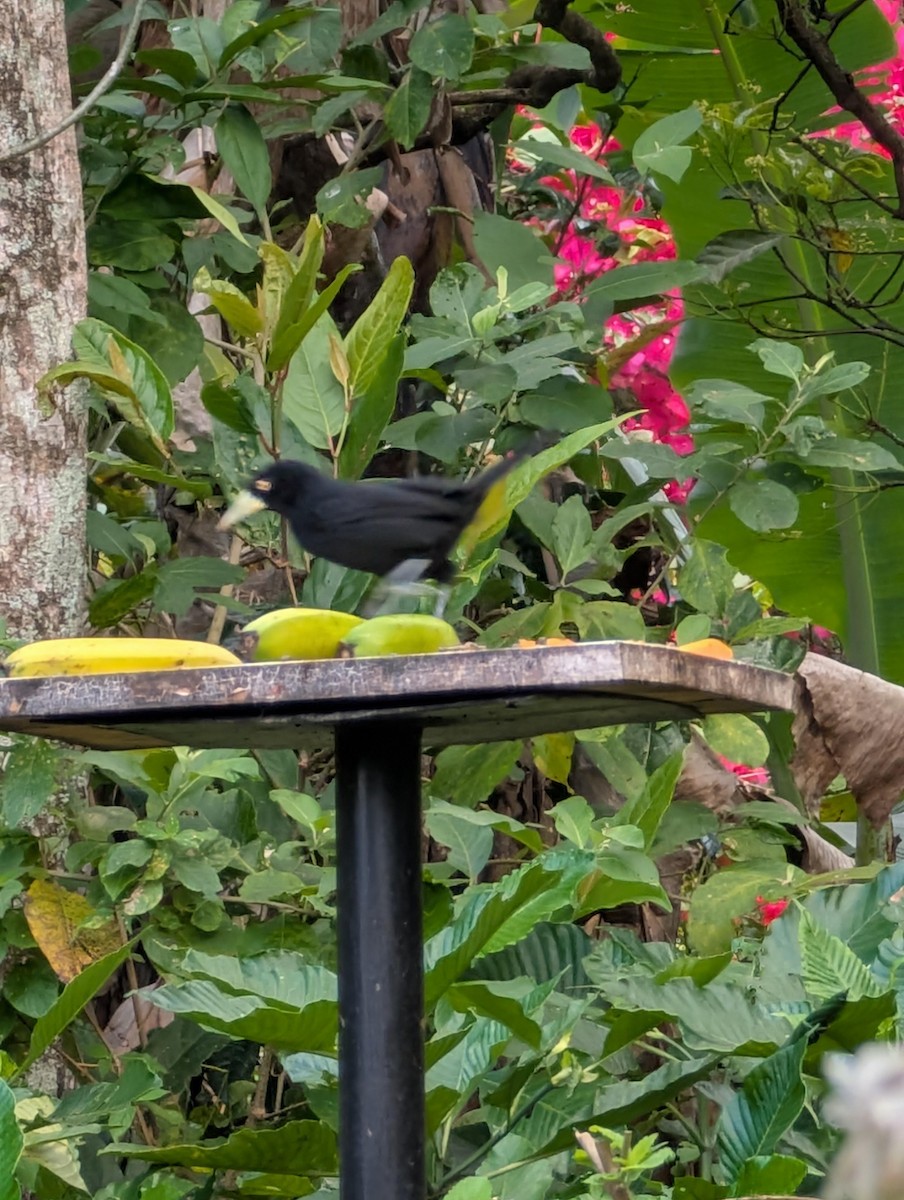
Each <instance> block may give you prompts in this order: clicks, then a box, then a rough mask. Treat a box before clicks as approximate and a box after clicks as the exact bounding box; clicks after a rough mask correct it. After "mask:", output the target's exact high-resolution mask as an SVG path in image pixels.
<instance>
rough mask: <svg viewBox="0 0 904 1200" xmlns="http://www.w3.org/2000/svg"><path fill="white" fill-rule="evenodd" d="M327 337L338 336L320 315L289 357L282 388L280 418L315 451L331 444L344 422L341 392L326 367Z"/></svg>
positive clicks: (330, 318) (329, 369)
mask: <svg viewBox="0 0 904 1200" xmlns="http://www.w3.org/2000/svg"><path fill="white" fill-rule="evenodd" d="M331 335H332V336H333V337H335V338H338V336H339V334H338V331H337V329H336V326H335V324H334V323H333V319H332V317H331V316H330V315H329V313H324V314H323V316H321V317H320V319H319V320H318V321H317V322H316V323H315V324H314V326H313V327H312V328H311V330H310V332H309V333H308V334H307V336H306V337H305V339H304V341H303V342H302V343H301V345H300V346H299V347H298V349H297V350H296V351H295V353H294V354H293V355H292V359H291V361H290V363H289V369H288V371H287V372H286V380H285V384H284V385H283V416H284V417H285V418H286V419H287V420H288V421H291V422H292V424H293V425H294V426H295V428H296V429H297V430H298V432H299V433H300V434H301V436H302V437H303V438H304V440H305V441H306V442H307V443H308V445H310V446H314V447H315V448H316V449H318V450H327V449H329V448H330V447H331V446H332V445H333V438H334V437H336V435H337V434H338V433H339V431H340V430H341V428H342V426H343V423H344V421H345V393H344V392H343V390H342V384H341V383H340V382H339V380H338V379H337V378H336V376H335V375H334V374H333V371H332V368H331V367H330V336H331Z"/></svg>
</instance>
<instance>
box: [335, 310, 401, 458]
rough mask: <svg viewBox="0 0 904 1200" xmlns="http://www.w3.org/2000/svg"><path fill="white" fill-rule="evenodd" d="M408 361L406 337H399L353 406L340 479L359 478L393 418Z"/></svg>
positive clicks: (341, 455) (399, 335) (398, 335)
mask: <svg viewBox="0 0 904 1200" xmlns="http://www.w3.org/2000/svg"><path fill="white" fill-rule="evenodd" d="M404 362H405V335H404V334H402V333H398V334H396V336H395V337H394V338H393V340H392V342H391V343H390V345H389V348H388V350H387V351H386V353H385V354H384V355H383V357H382V358H381V360H380V366H379V369H378V370H377V373H376V375H374V376H373V378H372V379H371V381H370V384H369V385H368V387H367V389H366V390H365V391H363V392H362V393H361V394H360V395H359V396H358V397H357V399H356V400H355V401H354V403H353V404H352V411H351V414H350V415H349V419H348V427H347V429H346V431H345V438H344V440H343V442H342V449H341V450H340V452H339V477H340V479H360V477H361V475H362V474H363V473H364V471H365V469H366V467H367V465H368V464H369V462H370V460H371V459H372V458H373V456H374V454H375V453H376V450H377V447H378V445H379V444H380V440H381V439H382V437H383V433H384V431H385V429H386V427H387V425H388V424H389V422H390V420H391V419H392V414H393V411H394V409H395V404H396V393H397V390H398V386H399V377H400V376H401V374H402V367H403V365H404Z"/></svg>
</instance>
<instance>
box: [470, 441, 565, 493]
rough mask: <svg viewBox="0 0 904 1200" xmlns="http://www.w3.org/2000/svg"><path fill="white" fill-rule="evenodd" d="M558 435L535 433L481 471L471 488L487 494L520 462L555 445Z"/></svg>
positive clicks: (475, 477) (471, 482)
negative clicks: (522, 443) (521, 444)
mask: <svg viewBox="0 0 904 1200" xmlns="http://www.w3.org/2000/svg"><path fill="white" fill-rule="evenodd" d="M557 441H558V437H557V436H556V435H555V434H552V433H546V432H539V433H535V434H533V435H532V436H531V437H529V438H528V439H527V441H526V442H525V443H524V445H523V446H519V447H518V448H517V449H516V450H509V451H508V453H507V454H505V455H504V456H503V457H502V458H500V460H499V462H495V463H493V465H492V466H491V467H487V468H486V469H485V470H483V471H481V472H480V474H479V475H475V476H474V478H473V479H472V480H471V481H470V483H469V485H468V486H469V488H472V489H473V490H474V491H475V492H476V493H477V494H478V495H479V496H485V495H486V494H487V492H489V490H490V488H491V487H492V486H493V485H494V484H495V483H498V482H499V480H500V479H504V478H505V476H506V475H508V473H509V471H513V470H514V469H515V467H517V466H518V464H519V463H522V462H524V460H525V459H526V458H531V457H532V456H533V455H534V454H538V453H539V452H540V451H541V450H546V449H548V448H549V447H550V446H553V445H555V443H556V442H557Z"/></svg>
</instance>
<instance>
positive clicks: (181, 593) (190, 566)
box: [154, 554, 245, 617]
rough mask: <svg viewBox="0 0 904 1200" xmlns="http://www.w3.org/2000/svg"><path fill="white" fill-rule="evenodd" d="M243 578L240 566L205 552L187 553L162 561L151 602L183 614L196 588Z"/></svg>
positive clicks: (178, 615) (166, 610) (177, 613)
mask: <svg viewBox="0 0 904 1200" xmlns="http://www.w3.org/2000/svg"><path fill="white" fill-rule="evenodd" d="M244 578H245V572H244V570H243V569H242V568H241V567H238V566H234V565H233V564H232V563H228V562H224V561H223V559H222V558H212V557H209V556H208V555H203V554H198V555H189V556H188V557H186V558H174V559H171V560H170V561H169V562H165V563H162V564H161V565H160V568H159V570H158V572H157V580H156V583H155V585H154V603H155V604H156V606H157V607H158V608H159V609H160V610H161V611H162V612H169V613H173V614H174V615H175V616H177V617H181V616H184V615H185V613H187V612H188V610H189V609H190V608H191V606H192V604H194V602H195V600H196V599H197V594H196V592H197V589H198V588H205V589H208V590H209V589H213V588H221V587H222V586H223V585H224V584H226V583H238V582H239V580H241V579H244Z"/></svg>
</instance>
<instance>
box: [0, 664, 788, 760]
mask: <svg viewBox="0 0 904 1200" xmlns="http://www.w3.org/2000/svg"><path fill="white" fill-rule="evenodd" d="M794 687H795V684H794V679H793V677H792V676H789V675H782V674H779V673H778V672H775V671H767V670H763V669H761V668H757V667H751V666H747V665H745V664H743V663H731V662H722V661H718V660H715V659H711V658H704V657H701V656H699V655H693V654H683V653H679V652H678V651H677V650H674V649H672V648H670V647H665V646H648V645H643V644H641V643H635V642H591V643H584V644H576V645H574V646H538V647H536V648H531V649H525V650H472V651H454V652H451V653H440V654H423V655H411V656H401V657H392V658H372V659H347V660H321V661H316V662H286V663H261V664H255V665H248V666H241V667H213V668H210V667H207V668H193V669H190V670H178V671H152V672H141V673H129V674H117V675H83V676H51V677H47V678H35V679H4V680H0V729H3V730H7V731H11V732H18V733H31V734H37V735H39V736H42V737H51V738H58V739H60V740H62V741H67V742H74V743H76V744H79V745H85V746H91V747H94V748H101V749H127V748H133V749H134V748H141V747H151V746H167V745H191V746H196V747H215V746H222V747H235V748H240V747H254V748H255V749H266V748H270V747H278V746H291V747H298V748H304V749H314V748H317V747H319V746H324V745H328V744H330V742H331V740H332V736H333V733H334V731H335V729H336V728H337V727H338V726H347V725H354V724H359V723H363V722H368V723H369V722H372V721H374V720H377V721H380V720H389V721H395V722H397V721H411V722H413V723H415V724H417V725H419V726H420V728H421V729H422V730H423V736H424V741H425V743H426V744H428V745H431V746H441V745H448V744H450V743H455V742H486V741H493V740H501V739H507V738H514V737H528V736H531V735H533V734H540V733H555V732H559V731H562V730H572V729H589V728H593V727H596V726H601V725H611V724H619V725H622V724H629V723H631V722H641V721H667V720H682V719H689V718H691V717H694V716H699V715H701V714H706V713H709V712H713V713H715V712H720V713H724V712H757V711H763V710H767V709H789V708H791V707H792V704H793V697H794Z"/></svg>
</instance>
